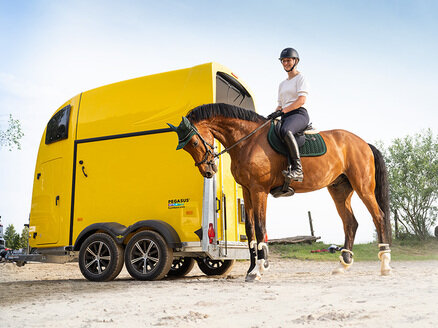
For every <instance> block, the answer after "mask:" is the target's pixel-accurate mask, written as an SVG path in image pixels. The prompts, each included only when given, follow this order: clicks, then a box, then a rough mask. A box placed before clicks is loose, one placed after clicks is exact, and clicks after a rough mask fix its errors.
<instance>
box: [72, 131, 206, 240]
mask: <svg viewBox="0 0 438 328" xmlns="http://www.w3.org/2000/svg"><path fill="white" fill-rule="evenodd" d="M174 146H175V136H174V134H173V133H171V132H167V133H160V134H153V135H145V136H137V137H129V138H121V139H113V140H103V141H97V142H88V143H82V144H79V145H78V156H77V161H78V163H77V165H78V169H77V170H76V198H75V212H74V233H73V241H75V240H76V238H77V236H78V235H79V233H80V232H81V231H82V230H83V229H84V228H86V227H87V226H89V225H90V224H92V223H96V222H118V223H121V224H123V225H125V226H129V225H131V224H134V223H135V222H137V221H141V220H162V221H165V222H167V223H169V224H170V225H171V226H172V227H173V228H174V229H175V230H176V232H177V233H178V235H179V236H180V238H181V241H184V242H188V241H199V238H198V237H197V236H196V235H195V233H194V231H196V230H198V229H200V228H201V214H202V213H201V212H202V193H203V178H202V176H201V175H200V174H199V172H198V170H197V169H196V168H195V166H194V165H193V161H192V159H191V157H190V156H188V155H187V154H186V153H185V152H177V151H175V149H174V148H175V147H174ZM169 149H171V150H169ZM79 161H83V165H79ZM82 166H83V167H84V171H82ZM84 172H85V174H86V175H88V177H86V176H85V174H84ZM171 204H173V205H174V204H181V205H175V206H171Z"/></svg>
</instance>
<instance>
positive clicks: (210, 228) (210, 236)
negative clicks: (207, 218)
mask: <svg viewBox="0 0 438 328" xmlns="http://www.w3.org/2000/svg"><path fill="white" fill-rule="evenodd" d="M215 235H216V234H215V233H214V228H213V223H210V224H209V225H208V239H209V241H210V244H212V243H213V238H214V236H215Z"/></svg>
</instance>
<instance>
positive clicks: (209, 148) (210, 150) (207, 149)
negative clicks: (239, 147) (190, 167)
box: [194, 128, 217, 167]
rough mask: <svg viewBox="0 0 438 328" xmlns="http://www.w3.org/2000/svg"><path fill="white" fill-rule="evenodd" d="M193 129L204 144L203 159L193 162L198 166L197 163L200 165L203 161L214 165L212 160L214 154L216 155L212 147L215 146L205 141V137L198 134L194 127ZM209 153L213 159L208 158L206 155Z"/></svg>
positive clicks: (214, 156)
mask: <svg viewBox="0 0 438 328" xmlns="http://www.w3.org/2000/svg"><path fill="white" fill-rule="evenodd" d="M194 130H195V133H196V135H197V136H198V137H199V139H201V141H202V143H203V144H204V147H205V154H204V158H203V160H202V161H200V162H198V163H195V166H196V167H198V166H199V165H202V164H204V163H207V164H208V165H211V166H213V165H215V163H214V160H215V158H216V155H217V154H215V152H214V148H215V147H214V146H213V145H212V144H210V143H208V142H207V141H205V139H204V138H203V137H202V136H201V135H200V134H199V132H198V130H197V129H196V128H195V129H194ZM209 154H210V155H211V156H213V159H210V160H208V155H209Z"/></svg>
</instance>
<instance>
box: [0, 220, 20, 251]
mask: <svg viewBox="0 0 438 328" xmlns="http://www.w3.org/2000/svg"><path fill="white" fill-rule="evenodd" d="M3 237H4V239H5V246H6V247H7V248H12V249H18V248H20V245H19V244H20V236H19V235H18V233H17V232H16V231H15V227H14V225H13V224H10V225H8V226H7V228H6V230H5V234H4V236H3Z"/></svg>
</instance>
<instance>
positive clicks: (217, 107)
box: [186, 103, 266, 123]
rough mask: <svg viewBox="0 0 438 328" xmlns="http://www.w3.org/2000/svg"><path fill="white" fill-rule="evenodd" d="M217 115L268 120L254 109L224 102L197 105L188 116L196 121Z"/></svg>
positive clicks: (249, 119)
mask: <svg viewBox="0 0 438 328" xmlns="http://www.w3.org/2000/svg"><path fill="white" fill-rule="evenodd" d="M216 116H223V117H229V118H238V119H241V120H245V121H251V122H265V121H266V118H264V117H263V116H261V115H259V114H257V113H256V112H254V111H251V110H248V109H245V108H242V107H238V106H234V105H229V104H223V103H218V104H206V105H201V106H198V107H195V108H193V109H192V110H191V111H190V112H189V113H188V114H187V116H186V117H187V118H188V119H189V121H190V122H192V123H196V122H199V121H202V120H205V119H209V118H212V117H216Z"/></svg>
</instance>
